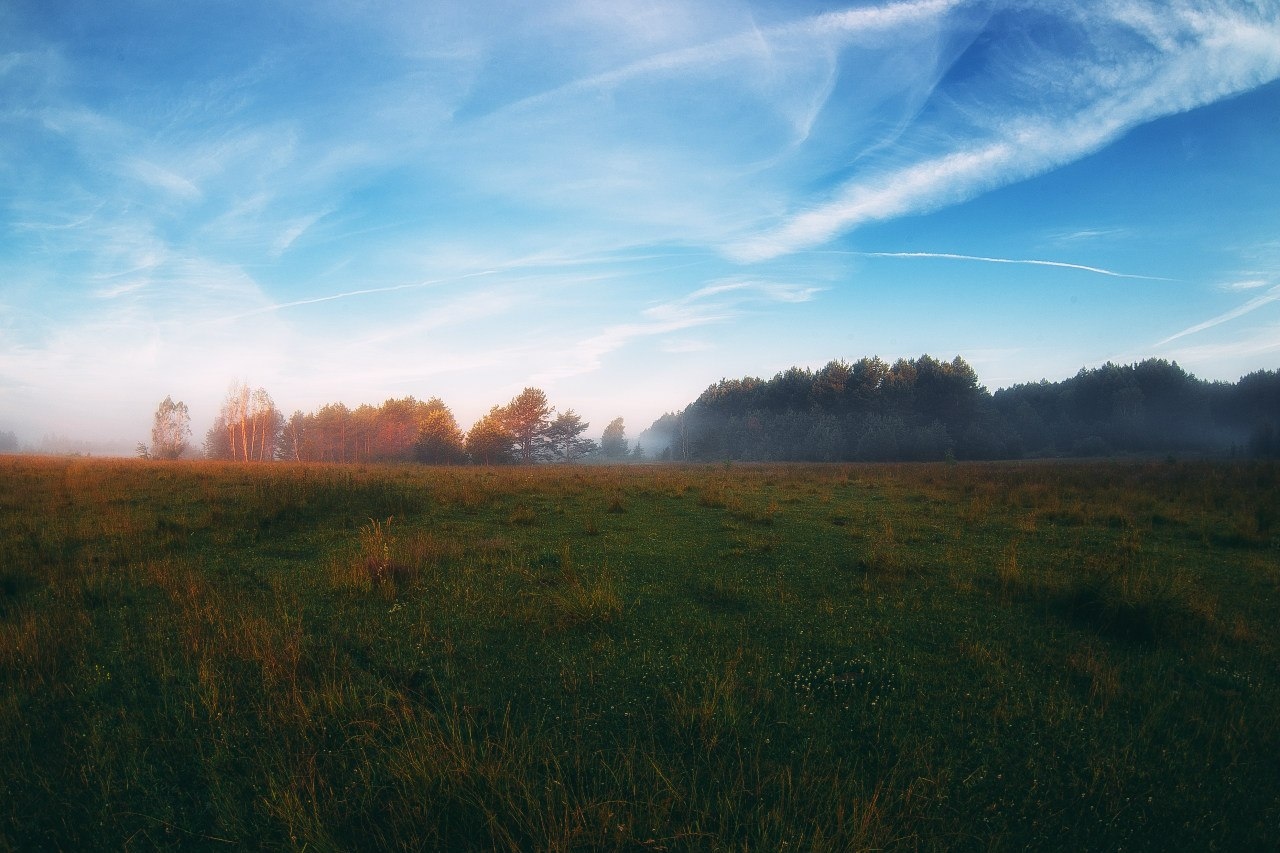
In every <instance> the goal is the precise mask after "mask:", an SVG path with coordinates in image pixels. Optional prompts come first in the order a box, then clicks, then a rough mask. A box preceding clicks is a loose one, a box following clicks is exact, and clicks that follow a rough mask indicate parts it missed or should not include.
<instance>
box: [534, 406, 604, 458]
mask: <svg viewBox="0 0 1280 853" xmlns="http://www.w3.org/2000/svg"><path fill="white" fill-rule="evenodd" d="M589 426H591V424H589V423H587V422H586V421H584V420H583V419H582V418H580V417H578V415H577V414H576V413H575V412H574V411H573V409H569V410H568V411H565V412H562V413H561V414H559V415H557V416H556V419H555V420H553V421H552V422H551V424H550V425H549V426H548V427H547V432H546V436H547V445H548V447H549V448H550V450H551V456H552V458H553V459H558V460H560V461H562V462H572V461H573V460H575V459H579V458H581V457H583V456H586V455H587V454H589V453H594V452H595V450H596V443H595V442H594V441H593V440H591V439H589V438H583V437H582V434H583V433H584V432H586V430H587V427H589Z"/></svg>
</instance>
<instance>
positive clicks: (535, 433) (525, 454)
mask: <svg viewBox="0 0 1280 853" xmlns="http://www.w3.org/2000/svg"><path fill="white" fill-rule="evenodd" d="M553 411H554V409H553V408H552V407H551V404H550V403H548V402H547V395H546V393H545V392H543V391H542V390H540V389H538V388H526V389H524V390H523V391H521V392H520V393H519V394H518V395H516V396H515V397H514V398H512V400H511V402H510V403H508V404H507V405H506V406H504V407H503V409H502V417H503V423H504V425H505V426H506V428H507V431H508V432H509V433H511V435H512V437H513V444H514V445H515V455H516V460H517V461H518V462H523V463H525V464H528V463H530V462H536V461H537V460H538V458H539V457H541V456H542V455H543V454H544V453H545V450H546V445H547V441H546V436H547V428H548V426H549V425H550V423H551V413H552V412H553Z"/></svg>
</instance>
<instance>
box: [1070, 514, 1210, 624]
mask: <svg viewBox="0 0 1280 853" xmlns="http://www.w3.org/2000/svg"><path fill="white" fill-rule="evenodd" d="M1141 549H1142V546H1141V543H1140V542H1139V541H1138V540H1137V539H1136V538H1133V537H1129V538H1126V540H1125V541H1124V543H1122V546H1121V548H1120V549H1119V551H1118V552H1117V553H1116V554H1115V555H1114V557H1113V558H1112V560H1110V561H1107V562H1106V563H1102V564H1096V563H1095V564H1093V565H1087V566H1086V567H1085V568H1084V570H1083V571H1082V572H1081V573H1080V575H1079V577H1078V578H1077V579H1076V580H1075V581H1074V582H1073V583H1071V584H1070V585H1069V587H1068V590H1067V593H1066V596H1065V604H1066V607H1067V611H1068V613H1069V614H1070V615H1071V616H1072V617H1073V618H1075V619H1076V620H1077V621H1079V622H1082V623H1084V624H1088V625H1090V626H1092V627H1093V628H1094V629H1096V630H1097V631H1099V632H1100V633H1101V634H1103V635H1106V636H1110V637H1115V638H1118V639H1123V640H1131V641H1139V642H1146V643H1158V642H1160V641H1161V640H1174V639H1179V640H1186V639H1187V638H1188V637H1190V636H1194V635H1198V634H1201V633H1203V628H1204V618H1205V616H1206V615H1209V611H1207V610H1206V608H1205V607H1202V606H1197V604H1196V597H1195V595H1194V590H1193V589H1192V585H1191V583H1190V579H1189V577H1188V576H1187V574H1186V572H1184V571H1182V570H1179V569H1176V568H1170V567H1165V566H1160V565H1156V564H1155V563H1154V562H1153V561H1152V560H1150V559H1148V558H1147V557H1146V556H1145V555H1144V554H1143V553H1142V550H1141Z"/></svg>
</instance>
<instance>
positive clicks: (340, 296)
mask: <svg viewBox="0 0 1280 853" xmlns="http://www.w3.org/2000/svg"><path fill="white" fill-rule="evenodd" d="M497 272H498V270H481V271H480V272H469V273H465V274H463V275H455V276H449V277H448V278H433V279H428V280H426V281H414V282H409V283H408V284H393V285H390V286H388V287H370V288H366V289H364V290H348V291H345V292H343V293H331V294H329V295H328V296H316V297H314V298H312V299H297V300H294V301H293V302H277V303H276V304H275V305H264V306H263V307H261V308H255V309H254V310H252V311H245V312H243V313H241V314H232V315H231V316H229V317H220V318H218V321H219V322H225V321H227V320H242V319H244V318H245V317H252V316H254V315H256V314H268V313H270V312H272V311H282V310H284V309H285V308H297V307H298V306H299V305H315V304H316V303H317V302H332V301H334V300H335V299H348V298H350V297H352V296H368V295H370V294H373V293H391V292H392V291H396V290H412V289H414V288H417V287H430V286H431V285H433V284H447V283H448V282H451V281H462V280H463V279H466V278H479V277H480V276H486V275H494V274H495V273H497Z"/></svg>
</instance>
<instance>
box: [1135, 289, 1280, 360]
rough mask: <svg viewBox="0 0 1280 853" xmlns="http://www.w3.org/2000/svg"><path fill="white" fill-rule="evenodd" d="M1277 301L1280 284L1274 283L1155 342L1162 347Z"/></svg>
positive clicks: (1278, 299) (1279, 298)
mask: <svg viewBox="0 0 1280 853" xmlns="http://www.w3.org/2000/svg"><path fill="white" fill-rule="evenodd" d="M1277 301H1280V285H1276V286H1275V287H1272V288H1271V289H1270V290H1268V291H1267V292H1266V293H1264V294H1263V295H1261V296H1255V297H1254V298H1253V299H1250V300H1249V301H1248V302H1246V303H1244V304H1243V305H1240V306H1237V307H1236V308H1232V309H1231V310H1230V311H1227V312H1225V313H1223V314H1219V315H1218V316H1216V317H1213V318H1211V319H1208V320H1205V321H1204V322H1203V323H1197V324H1196V325H1194V326H1191V327H1190V328H1186V329H1183V330H1182V331H1181V332H1178V333H1177V334H1174V335H1170V336H1169V337H1167V338H1165V339H1164V340H1162V341H1159V342H1158V343H1157V344H1156V346H1157V347H1162V346H1164V345H1166V344H1168V343H1172V342H1173V341H1176V340H1178V339H1179V338H1185V337H1187V336H1188V335H1194V334H1197V333H1198V332H1203V331H1205V330H1206V329H1212V328H1213V327H1214V326H1221V325H1222V324H1223V323H1229V322H1231V321H1232V320H1237V319H1239V318H1241V317H1243V316H1244V315H1246V314H1251V313H1253V312H1254V311H1257V310H1258V309H1259V308H1263V307H1265V306H1267V305H1270V304H1271V303H1272V302H1277Z"/></svg>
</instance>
